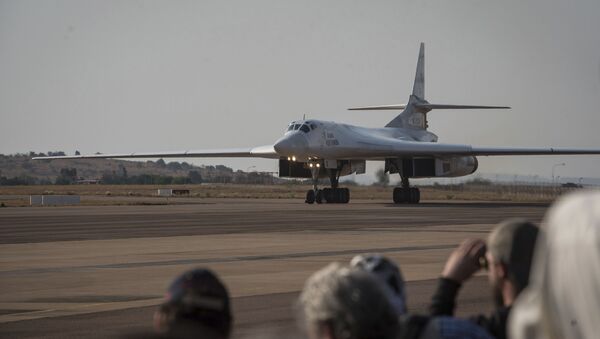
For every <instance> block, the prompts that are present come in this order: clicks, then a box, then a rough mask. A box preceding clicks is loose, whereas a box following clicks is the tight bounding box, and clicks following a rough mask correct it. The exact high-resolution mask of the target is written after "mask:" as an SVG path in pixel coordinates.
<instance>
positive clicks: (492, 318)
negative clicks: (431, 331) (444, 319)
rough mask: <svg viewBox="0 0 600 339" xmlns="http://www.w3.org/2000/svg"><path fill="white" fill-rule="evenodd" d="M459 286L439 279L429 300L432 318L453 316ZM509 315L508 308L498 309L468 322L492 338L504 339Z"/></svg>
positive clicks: (471, 318)
mask: <svg viewBox="0 0 600 339" xmlns="http://www.w3.org/2000/svg"><path fill="white" fill-rule="evenodd" d="M460 286H461V285H460V283H457V282H456V281H454V280H450V279H446V278H440V279H439V281H438V286H437V290H436V291H435V293H434V294H433V297H432V298H431V305H430V306H429V313H430V314H431V315H432V316H443V315H447V316H453V315H454V308H455V307H456V296H457V295H458V290H459V289H460ZM509 313H510V307H500V308H497V309H496V310H495V311H494V312H493V313H492V314H490V315H487V316H486V315H483V314H479V315H476V316H471V317H469V320H471V321H473V322H474V323H476V324H477V325H479V326H481V327H482V328H484V329H485V330H486V331H488V333H490V334H491V335H492V336H494V337H496V338H498V339H505V338H506V322H507V320H508V314H509Z"/></svg>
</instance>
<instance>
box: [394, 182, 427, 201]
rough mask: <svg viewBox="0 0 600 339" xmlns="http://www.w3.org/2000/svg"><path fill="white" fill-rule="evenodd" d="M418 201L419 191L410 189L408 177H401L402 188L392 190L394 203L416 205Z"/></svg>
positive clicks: (414, 188) (413, 188)
mask: <svg viewBox="0 0 600 339" xmlns="http://www.w3.org/2000/svg"><path fill="white" fill-rule="evenodd" d="M420 200H421V191H419V189H418V188H416V187H410V185H409V183H408V177H402V187H396V188H394V203H396V204H418V203H419V201H420Z"/></svg>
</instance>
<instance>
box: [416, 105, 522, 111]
mask: <svg viewBox="0 0 600 339" xmlns="http://www.w3.org/2000/svg"><path fill="white" fill-rule="evenodd" d="M415 107H417V108H422V109H427V110H430V109H510V107H508V106H473V105H440V104H416V105H415Z"/></svg>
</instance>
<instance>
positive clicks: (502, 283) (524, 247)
mask: <svg viewBox="0 0 600 339" xmlns="http://www.w3.org/2000/svg"><path fill="white" fill-rule="evenodd" d="M537 234H538V228H537V227H536V226H535V225H533V224H532V223H530V222H528V221H525V220H521V219H511V220H507V221H505V222H503V223H501V224H499V225H498V226H497V227H496V228H495V229H494V230H493V231H492V233H491V234H490V236H489V238H488V246H487V253H486V244H485V242H484V241H483V240H480V239H468V240H466V241H464V242H463V243H462V244H461V245H460V246H459V247H458V248H457V249H456V250H454V252H453V253H452V254H451V255H450V257H449V258H448V261H447V262H446V265H445V267H444V270H443V272H442V277H441V278H440V280H439V282H438V287H437V291H436V292H435V294H434V296H433V298H432V303H431V305H430V312H431V314H432V315H433V316H452V315H453V314H454V308H455V303H456V296H457V294H458V290H459V288H460V286H461V285H462V284H463V283H464V282H465V281H467V280H468V279H469V278H471V276H473V274H474V273H475V272H477V271H478V270H479V268H480V267H485V268H487V270H488V280H489V282H490V285H491V287H492V291H493V297H494V302H495V305H496V309H495V310H494V312H493V313H492V314H491V315H488V316H486V315H477V316H472V317H470V318H469V319H470V320H471V321H473V322H475V323H476V324H478V325H479V326H481V327H483V328H484V329H486V330H487V331H488V332H489V333H490V334H491V335H492V336H494V337H496V338H502V339H503V338H506V323H507V318H508V314H509V313H510V309H511V306H512V304H513V302H514V300H515V299H516V297H517V296H518V295H519V293H520V292H521V291H522V290H523V288H525V287H526V286H527V284H528V278H529V270H530V267H531V260H532V257H533V248H534V245H535V241H536V237H537Z"/></svg>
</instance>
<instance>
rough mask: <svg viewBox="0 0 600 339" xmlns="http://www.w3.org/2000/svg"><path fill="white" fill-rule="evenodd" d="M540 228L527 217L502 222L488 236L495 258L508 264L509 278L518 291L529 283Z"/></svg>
mask: <svg viewBox="0 0 600 339" xmlns="http://www.w3.org/2000/svg"><path fill="white" fill-rule="evenodd" d="M538 232H539V229H538V227H537V226H535V225H534V224H533V223H531V222H529V221H527V220H525V219H508V220H505V221H503V222H501V223H500V224H499V225H498V226H496V228H494V230H493V231H492V233H490V236H489V237H488V242H487V246H488V250H489V251H490V253H491V255H492V256H493V257H494V259H495V260H497V261H499V262H501V263H503V264H505V265H506V266H507V274H508V279H509V280H510V281H512V282H513V283H514V284H515V287H516V289H517V293H519V292H521V290H523V288H525V287H526V286H527V284H528V283H529V272H530V270H531V262H532V260H533V251H534V248H535V242H536V239H537V235H538Z"/></svg>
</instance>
